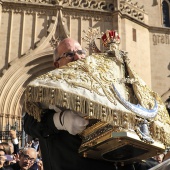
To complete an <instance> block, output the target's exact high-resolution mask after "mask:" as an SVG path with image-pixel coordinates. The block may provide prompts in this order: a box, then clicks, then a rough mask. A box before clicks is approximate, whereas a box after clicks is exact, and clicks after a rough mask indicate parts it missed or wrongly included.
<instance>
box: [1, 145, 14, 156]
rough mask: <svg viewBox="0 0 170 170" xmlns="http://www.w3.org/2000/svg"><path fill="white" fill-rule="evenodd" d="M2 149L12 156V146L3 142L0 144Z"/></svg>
mask: <svg viewBox="0 0 170 170" xmlns="http://www.w3.org/2000/svg"><path fill="white" fill-rule="evenodd" d="M0 149H3V150H4V151H5V152H6V154H7V155H11V154H12V152H11V148H10V145H9V144H8V142H2V143H0Z"/></svg>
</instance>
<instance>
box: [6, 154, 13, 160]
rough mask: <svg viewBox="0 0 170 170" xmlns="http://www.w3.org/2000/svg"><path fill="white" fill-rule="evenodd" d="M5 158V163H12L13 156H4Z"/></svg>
mask: <svg viewBox="0 0 170 170" xmlns="http://www.w3.org/2000/svg"><path fill="white" fill-rule="evenodd" d="M5 156H6V161H12V160H13V155H5Z"/></svg>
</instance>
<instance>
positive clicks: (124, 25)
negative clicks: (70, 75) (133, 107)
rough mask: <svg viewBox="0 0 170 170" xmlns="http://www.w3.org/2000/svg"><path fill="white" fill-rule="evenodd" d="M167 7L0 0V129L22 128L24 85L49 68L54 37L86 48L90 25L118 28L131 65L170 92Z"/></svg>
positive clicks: (88, 0)
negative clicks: (72, 39) (12, 126)
mask: <svg viewBox="0 0 170 170" xmlns="http://www.w3.org/2000/svg"><path fill="white" fill-rule="evenodd" d="M167 10H170V1H169V0H151V1H148V0H142V1H140V2H138V3H137V2H136V1H132V0H0V131H3V130H5V127H6V126H7V125H13V124H15V122H18V124H17V126H18V129H20V130H21V128H22V123H21V120H22V116H23V114H24V112H25V110H24V91H25V87H26V86H27V84H28V83H29V82H30V81H31V80H33V79H34V78H35V77H37V76H39V75H41V74H43V73H46V72H47V71H50V70H52V69H54V67H53V64H52V55H53V45H54V44H55V43H56V41H57V40H58V39H63V38H66V37H72V38H75V39H76V40H78V41H79V42H80V43H81V44H82V46H83V47H84V48H85V47H87V43H86V42H84V41H83V40H82V37H83V36H84V31H86V30H88V29H89V27H93V28H98V29H99V31H100V32H105V31H106V30H107V29H114V30H117V31H118V33H119V35H120V38H121V44H120V47H119V48H120V49H122V50H125V51H127V52H128V56H129V58H130V61H131V65H132V67H133V68H134V69H135V71H136V72H137V73H138V74H139V75H140V76H141V77H142V78H143V80H144V81H145V82H146V83H147V84H148V85H149V86H150V87H151V88H152V89H153V90H154V91H155V92H157V93H158V94H159V95H161V96H162V97H163V100H164V101H166V100H167V99H168V97H169V96H168V95H170V94H169V89H170V73H169V71H170V50H169V49H170V25H168V24H169V22H170V16H168V15H166V11H167ZM168 14H169V13H168ZM96 43H97V46H98V47H99V48H100V49H102V48H103V47H102V44H101V43H100V42H98V41H97V42H96ZM90 53H91V51H89V54H90Z"/></svg>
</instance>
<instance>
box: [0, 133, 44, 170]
mask: <svg viewBox="0 0 170 170" xmlns="http://www.w3.org/2000/svg"><path fill="white" fill-rule="evenodd" d="M10 137H11V141H10V142H9V141H8V142H1V143H0V170H43V163H42V159H41V155H40V149H39V141H38V139H33V140H30V141H28V142H27V143H26V145H25V146H24V147H19V141H18V138H17V135H16V130H10Z"/></svg>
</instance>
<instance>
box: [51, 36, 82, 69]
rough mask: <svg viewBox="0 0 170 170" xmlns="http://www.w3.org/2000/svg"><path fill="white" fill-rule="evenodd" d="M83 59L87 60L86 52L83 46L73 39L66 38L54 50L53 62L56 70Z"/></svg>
mask: <svg viewBox="0 0 170 170" xmlns="http://www.w3.org/2000/svg"><path fill="white" fill-rule="evenodd" d="M82 58H85V51H84V50H83V49H82V47H81V45H80V44H79V43H78V42H77V41H76V40H74V39H72V38H65V39H64V40H62V41H61V42H60V43H59V45H58V46H57V47H56V49H55V50H54V56H53V60H54V66H55V67H56V68H59V67H61V66H64V65H66V64H67V63H69V62H72V61H76V60H79V59H82Z"/></svg>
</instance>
